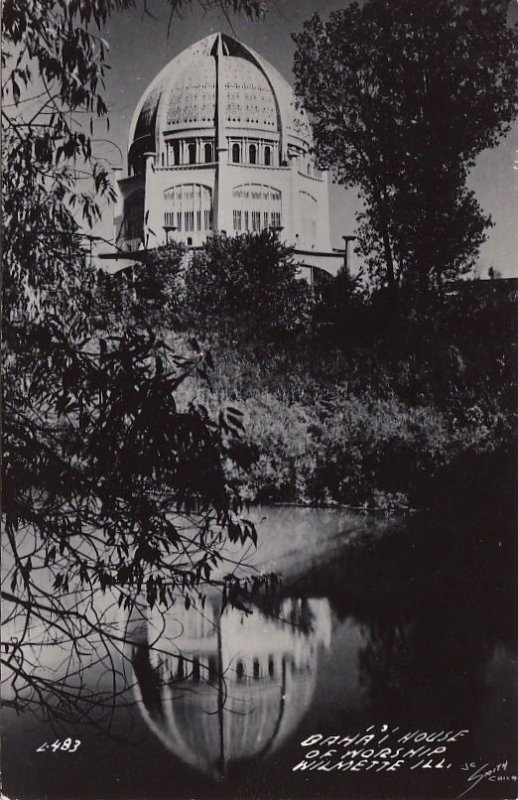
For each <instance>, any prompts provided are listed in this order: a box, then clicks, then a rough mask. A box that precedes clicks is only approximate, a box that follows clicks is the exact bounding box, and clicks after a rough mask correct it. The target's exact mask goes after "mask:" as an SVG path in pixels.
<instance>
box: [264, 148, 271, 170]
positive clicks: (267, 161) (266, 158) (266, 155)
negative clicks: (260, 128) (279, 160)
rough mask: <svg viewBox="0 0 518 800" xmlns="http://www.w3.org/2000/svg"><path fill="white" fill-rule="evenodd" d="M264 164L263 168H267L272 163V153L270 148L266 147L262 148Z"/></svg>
mask: <svg viewBox="0 0 518 800" xmlns="http://www.w3.org/2000/svg"><path fill="white" fill-rule="evenodd" d="M264 163H265V166H267V167H269V166H270V165H271V163H272V151H271V148H270V147H268V145H266V147H265V148H264Z"/></svg>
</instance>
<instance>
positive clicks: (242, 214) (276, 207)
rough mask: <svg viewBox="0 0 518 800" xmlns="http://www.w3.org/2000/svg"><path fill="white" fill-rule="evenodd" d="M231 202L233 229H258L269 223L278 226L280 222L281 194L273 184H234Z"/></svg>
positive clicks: (265, 226) (267, 225) (266, 226)
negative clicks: (232, 207)
mask: <svg viewBox="0 0 518 800" xmlns="http://www.w3.org/2000/svg"><path fill="white" fill-rule="evenodd" d="M232 202H233V206H234V230H245V231H248V230H253V231H260V230H261V229H267V228H268V227H269V226H270V225H275V226H277V227H280V226H281V224H282V223H281V219H282V194H281V192H280V191H279V190H278V189H274V188H273V186H266V185H264V184H262V183H243V184H241V185H239V186H234V189H233V190H232ZM237 225H239V227H236V226H237ZM241 225H242V227H241Z"/></svg>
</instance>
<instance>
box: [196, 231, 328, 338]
mask: <svg viewBox="0 0 518 800" xmlns="http://www.w3.org/2000/svg"><path fill="white" fill-rule="evenodd" d="M185 283H186V300H187V306H188V308H189V310H190V311H191V313H192V314H193V316H194V321H195V323H196V324H199V325H205V326H207V327H208V328H209V329H214V328H219V330H220V331H222V332H223V333H231V332H232V331H234V332H235V331H236V328H237V329H238V331H239V332H240V334H241V335H243V336H245V337H253V338H256V337H263V338H269V337H272V336H284V335H289V334H294V333H297V332H300V331H302V330H304V329H306V328H307V326H308V325H309V322H310V317H311V306H312V300H311V292H310V289H309V286H308V284H307V283H306V282H305V281H304V280H302V279H300V278H298V277H297V266H296V264H295V263H294V261H293V258H292V254H291V251H290V249H289V248H287V247H286V246H285V245H284V244H282V242H280V241H279V238H278V236H277V235H276V234H275V233H273V232H271V231H262V232H261V233H258V234H253V233H245V234H243V235H242V236H232V237H227V236H223V235H221V236H214V237H212V238H211V239H209V240H208V241H207V242H206V243H205V245H204V246H203V248H202V249H201V250H200V251H199V252H198V253H196V254H195V255H194V257H193V260H192V263H191V265H190V266H189V269H188V270H187V271H186V274H185Z"/></svg>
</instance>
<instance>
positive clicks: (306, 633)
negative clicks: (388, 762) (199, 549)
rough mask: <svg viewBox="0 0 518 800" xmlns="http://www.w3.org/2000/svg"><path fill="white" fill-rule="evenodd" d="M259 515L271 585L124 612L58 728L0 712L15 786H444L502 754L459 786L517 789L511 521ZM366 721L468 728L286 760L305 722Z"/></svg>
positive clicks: (348, 789) (334, 727)
mask: <svg viewBox="0 0 518 800" xmlns="http://www.w3.org/2000/svg"><path fill="white" fill-rule="evenodd" d="M260 516H262V517H263V522H262V527H263V531H264V534H263V538H262V540H261V541H262V545H261V547H260V548H259V552H258V554H256V555H255V556H254V558H255V559H256V564H257V566H258V567H261V566H265V565H268V566H274V567H275V569H276V570H278V571H279V572H282V573H283V575H284V583H283V585H282V588H281V589H280V591H279V592H277V593H276V594H275V595H273V596H268V597H266V596H259V597H256V598H254V601H253V602H248V603H247V604H246V608H245V609H242V610H239V609H235V608H229V607H228V606H224V605H223V604H222V602H221V598H220V597H219V596H212V597H210V598H209V599H208V601H207V603H206V605H205V607H204V608H203V609H190V610H188V611H187V610H185V609H180V608H178V609H177V610H174V611H173V612H171V613H170V614H169V615H168V616H167V618H166V619H165V620H162V619H161V618H160V617H159V615H157V614H152V615H151V616H150V617H149V618H147V619H144V618H142V617H134V618H132V619H131V621H130V625H129V632H130V639H131V642H132V644H131V645H130V646H128V648H127V650H126V659H120V660H119V661H118V662H115V668H116V673H115V677H116V679H115V684H114V689H115V693H116V701H115V703H114V706H113V709H112V710H110V713H109V714H107V713H106V708H104V709H99V714H98V715H97V717H96V715H95V714H93V715H92V720H91V721H90V723H88V722H86V721H84V720H81V718H80V717H78V719H77V720H71V721H70V723H67V724H65V725H64V727H61V728H56V729H55V730H53V729H52V728H51V725H50V723H48V722H44V723H40V722H38V721H37V720H36V719H35V717H34V716H33V715H29V714H26V715H24V716H22V717H21V718H18V719H13V718H12V717H11V716H9V715H5V717H6V718H5V725H6V726H7V732H6V738H7V746H6V750H5V754H4V781H5V791H6V793H7V794H8V796H10V797H19V798H24V799H25V798H29V797H49V798H57V797H70V798H82V797H91V798H93V797H98V798H101V797H102V798H111V797H114V798H115V797H125V798H144V797H157V798H158V797H163V798H166V797H167V798H176V797H178V798H184V797H185V798H187V797H225V798H228V797H236V798H237V797H250V798H252V797H253V798H269V797H272V798H275V797H311V798H316V797H322V798H328V797H329V798H331V797H337V798H338V797H345V796H347V797H381V796H383V797H408V798H413V797H421V796H422V797H438V798H442V797H444V798H450V797H452V798H454V797H457V796H458V795H460V794H461V793H462V792H463V791H464V790H465V789H466V788H469V786H470V784H469V782H467V778H468V777H469V776H470V775H471V774H472V773H473V771H474V769H473V768H471V771H470V770H465V769H463V766H464V765H465V764H468V765H469V764H471V763H473V764H475V765H476V766H481V765H484V764H487V765H489V767H488V769H489V768H490V767H493V766H494V767H496V766H497V765H499V764H502V763H504V762H505V761H507V762H508V763H507V766H505V768H504V767H502V769H501V771H500V772H497V773H495V776H494V777H495V778H496V777H501V778H502V779H501V780H499V781H497V780H496V779H495V780H489V776H488V777H486V778H485V779H483V780H481V781H480V782H477V784H476V786H475V788H474V789H473V790H472V791H471V792H470V793H468V794H467V795H465V796H466V797H472V798H474V797H478V798H482V797H511V796H516V794H517V793H516V788H518V783H516V782H513V781H512V776H513V775H518V756H517V753H518V751H517V747H516V745H517V741H516V735H515V731H516V728H517V726H516V720H517V691H516V689H517V687H516V630H515V624H514V623H515V621H516V615H515V612H514V608H515V605H514V602H513V598H514V596H515V588H516V587H515V576H516V569H515V567H516V559H515V554H514V550H513V548H512V545H511V537H509V536H508V535H507V533H506V532H505V530H503V529H501V528H500V529H499V530H498V531H497V532H495V531H492V530H490V529H489V530H488V529H486V527H485V526H483V525H480V526H479V527H478V528H477V527H476V526H475V527H473V524H472V523H470V524H469V525H459V524H458V523H455V522H453V521H451V520H450V521H449V522H448V523H446V522H438V521H435V522H432V521H431V520H427V521H426V522H425V521H423V520H422V519H416V520H413V521H412V522H410V523H402V522H400V523H394V522H393V523H392V524H387V523H386V522H384V521H383V520H380V519H376V518H365V517H361V516H358V515H351V514H343V513H342V512H333V511H319V510H300V509H280V510H274V509H264V510H263V511H262V512H261V515H260ZM150 642H153V644H154V647H153V648H150V647H149V646H148V645H149V643H150ZM94 674H96V673H95V670H94V671H93V672H92V680H94V677H93V676H94ZM111 677H112V676H110V675H107V674H106V665H104V666H103V668H102V670H99V671H98V673H97V674H96V677H95V680H97V681H99V684H98V685H99V687H100V688H102V689H103V690H105V689H106V686H107V685H108V686H109V685H110V684H109V683H108V684H107V683H106V681H107V680H108V679H110V680H111ZM101 711H102V713H101ZM96 720H97V722H98V725H97V726H96V724H95V723H96ZM108 726H109V730H108ZM370 726H372V727H371V730H372V731H374V732H375V733H376V735H377V737H378V739H379V737H380V735H381V731H383V730H386V729H388V731H389V734H390V736H391V737H393V738H391V742H390V743H392V741H396V740H397V738H398V737H399V736H400V735H402V734H404V733H406V732H418V731H427V732H437V733H438V732H441V731H452V732H455V731H457V732H458V731H460V730H463V731H468V733H464V734H462V735H461V736H460V737H459V739H458V741H457V742H455V743H453V744H451V745H448V752H447V759H446V760H445V764H444V766H443V767H440V768H436V767H433V768H431V769H422V768H420V767H418V768H416V769H410V766H411V764H415V763H416V762H415V760H414V762H411V761H409V762H408V763H405V764H404V765H403V766H402V767H401V768H400V769H398V770H395V771H391V772H387V771H378V770H377V768H376V769H369V770H365V769H364V768H362V769H361V771H358V772H351V771H349V770H348V771H343V772H342V771H337V770H335V771H331V772H324V771H317V770H314V771H307V770H306V771H293V767H295V766H296V765H297V764H299V763H300V762H301V761H302V760H303V758H304V754H305V752H307V751H308V750H311V748H308V747H302V746H301V742H302V741H304V740H306V739H307V738H308V737H310V736H312V735H314V734H323V735H325V736H331V735H339V736H342V737H345V736H347V735H350V736H353V735H355V734H357V733H365V731H366V729H367V728H369V727H370ZM395 728H397V729H398V730H397V731H396V732H395V733H391V731H393V730H394V729H395ZM66 735H68V736H69V737H70V738H71V739H72V741H73V742H75V741H80V745H78V746H77V748H76V750H75V752H74V753H69V752H68V751H66V750H65V751H61V750H59V751H58V752H56V753H54V752H52V750H51V749H50V748H49V749H47V750H46V751H45V752H36V749H37V748H38V747H39V746H40V745H42V744H43V743H44V742H45V741H46V742H47V743H48V744H50V743H51V742H52V741H53V740H54V737H57V738H58V740H59V741H61V742H63V740H64V738H65V736H66ZM72 746H73V745H72ZM418 746H419V745H418V744H416V745H415V747H418ZM407 747H408V746H407ZM69 749H71V748H69ZM313 749H315V748H313ZM327 749H329V748H327ZM339 752H341V750H339ZM368 760H369V759H368V758H367V761H368ZM439 761H440V759H439V758H436V762H439ZM314 763H316V760H315V762H314ZM448 763H449V764H451V766H450V767H448V766H447V764H448ZM504 779H505V780H504ZM472 783H474V781H472Z"/></svg>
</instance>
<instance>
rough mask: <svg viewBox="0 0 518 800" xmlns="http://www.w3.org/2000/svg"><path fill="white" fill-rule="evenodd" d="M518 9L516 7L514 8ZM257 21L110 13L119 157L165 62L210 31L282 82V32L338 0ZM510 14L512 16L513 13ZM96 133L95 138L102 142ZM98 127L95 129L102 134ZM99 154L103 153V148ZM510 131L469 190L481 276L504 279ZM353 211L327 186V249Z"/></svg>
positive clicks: (511, 178) (308, 3) (513, 177)
mask: <svg viewBox="0 0 518 800" xmlns="http://www.w3.org/2000/svg"><path fill="white" fill-rule="evenodd" d="M515 5H516V6H517V9H518V4H516V3H515ZM267 6H268V9H269V10H268V12H267V14H266V17H265V19H264V20H263V21H261V22H258V21H254V22H251V21H247V20H246V19H244V18H243V17H242V16H239V15H232V16H231V17H230V22H229V21H228V20H227V19H225V16H224V14H223V13H222V12H221V11H210V12H208V13H204V12H203V11H202V10H201V9H200V7H199V6H198V4H197V3H196V0H194V2H193V4H192V6H191V7H187V8H186V9H185V11H184V12H182V17H181V18H180V19H179V18H177V17H176V18H175V19H174V20H173V22H172V25H171V31H170V34H169V36H168V34H167V27H168V19H169V10H168V7H167V4H166V2H165V0H164V1H163V0H148V9H149V10H150V12H151V13H152V14H153V18H151V17H150V16H146V15H143V13H142V8H143V3H137V8H135V9H130V10H128V11H124V12H117V13H114V15H113V16H112V18H111V20H110V22H109V24H108V26H107V28H106V29H105V31H104V32H103V37H104V38H105V39H106V40H107V41H108V43H109V45H110V55H109V59H108V61H109V64H110V66H111V69H110V71H109V72H108V75H107V81H106V93H105V96H106V99H107V101H108V106H109V108H110V132H109V134H108V137H109V138H110V139H111V140H113V141H114V142H115V143H116V144H117V145H118V147H119V148H120V149H121V150H122V152H123V153H124V156H125V153H126V147H127V133H128V128H129V124H130V121H131V116H132V114H133V110H134V108H135V106H136V104H137V102H138V100H139V98H140V96H141V95H142V93H143V92H144V91H145V89H146V87H147V86H148V85H149V83H150V82H151V81H152V80H153V78H154V77H155V75H156V74H157V73H158V72H159V71H160V70H161V69H162V67H163V66H165V64H167V62H168V61H170V60H171V59H172V58H174V57H175V56H176V55H178V53H180V52H181V51H182V50H184V49H185V48H186V47H188V46H189V45H191V44H193V43H194V42H195V41H197V40H198V39H202V38H203V37H204V36H207V35H208V34H209V33H214V32H216V31H223V32H228V33H230V34H233V35H235V36H236V38H238V39H240V40H242V41H243V42H244V43H245V44H248V45H250V46H251V47H253V48H254V49H255V50H257V51H258V52H259V53H261V55H263V56H264V57H265V58H267V59H268V60H269V61H270V62H271V63H272V64H273V65H274V66H275V67H277V69H278V70H279V71H280V72H281V73H282V74H283V75H284V76H285V77H286V78H287V80H288V81H289V82H290V83H293V79H292V72H291V69H292V63H293V53H294V43H293V42H292V40H291V37H290V34H291V33H293V32H296V31H299V30H301V28H302V25H303V22H304V21H305V20H306V19H308V18H309V17H310V16H311V15H312V14H313V13H314V12H315V11H318V13H319V14H320V15H321V16H322V17H324V18H326V17H327V16H328V14H329V12H330V11H332V10H334V9H337V8H342V7H343V6H344V0H341V1H340V0H269V2H268V3H267ZM516 15H517V16H518V14H516ZM102 128H104V132H99V133H98V135H99V136H105V135H106V133H105V126H104V125H103V126H102ZM102 128H101V126H98V131H101V130H102ZM101 146H102V147H103V151H104V152H105V153H106V155H108V154H109V156H110V160H112V161H113V162H114V163H120V155H119V153H118V151H117V150H116V149H115V147H108V146H107V145H101ZM105 148H107V149H105ZM516 159H518V125H517V126H515V127H514V130H513V131H512V132H511V133H510V134H509V135H508V136H507V137H506V139H505V140H504V141H503V142H501V144H500V145H499V147H497V148H495V149H494V150H490V151H485V152H484V153H482V154H481V155H480V157H479V159H478V162H477V165H476V167H475V168H474V170H473V172H472V174H471V176H470V181H469V183H470V186H471V188H473V189H474V190H475V192H476V194H477V197H478V199H479V201H480V203H481V204H482V206H483V208H484V210H485V211H486V212H489V213H490V214H491V216H492V217H493V221H494V223H495V225H494V227H493V228H492V230H491V231H490V236H489V239H488V242H487V243H486V244H485V245H484V247H483V249H482V251H481V258H480V265H481V274H482V276H485V275H487V269H488V267H489V266H491V265H493V266H494V267H495V268H496V269H498V270H499V271H500V272H502V273H503V274H504V275H506V276H510V275H515V276H518V259H517V256H516V253H517V251H518V247H517V245H518V224H517V223H518V220H517V208H518V169H517V167H518V163H517V164H515V163H514V162H515V161H516ZM356 207H357V203H356V195H355V192H354V191H349V192H345V191H344V190H343V189H341V188H340V187H337V186H332V187H331V233H332V240H333V246H335V247H337V246H341V245H342V242H341V239H340V237H341V235H342V234H344V233H352V232H353V229H354V225H355V222H354V212H355V209H356ZM103 229H104V230H103V235H108V236H110V232H111V212H110V211H108V209H107V213H106V220H105V224H103Z"/></svg>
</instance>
